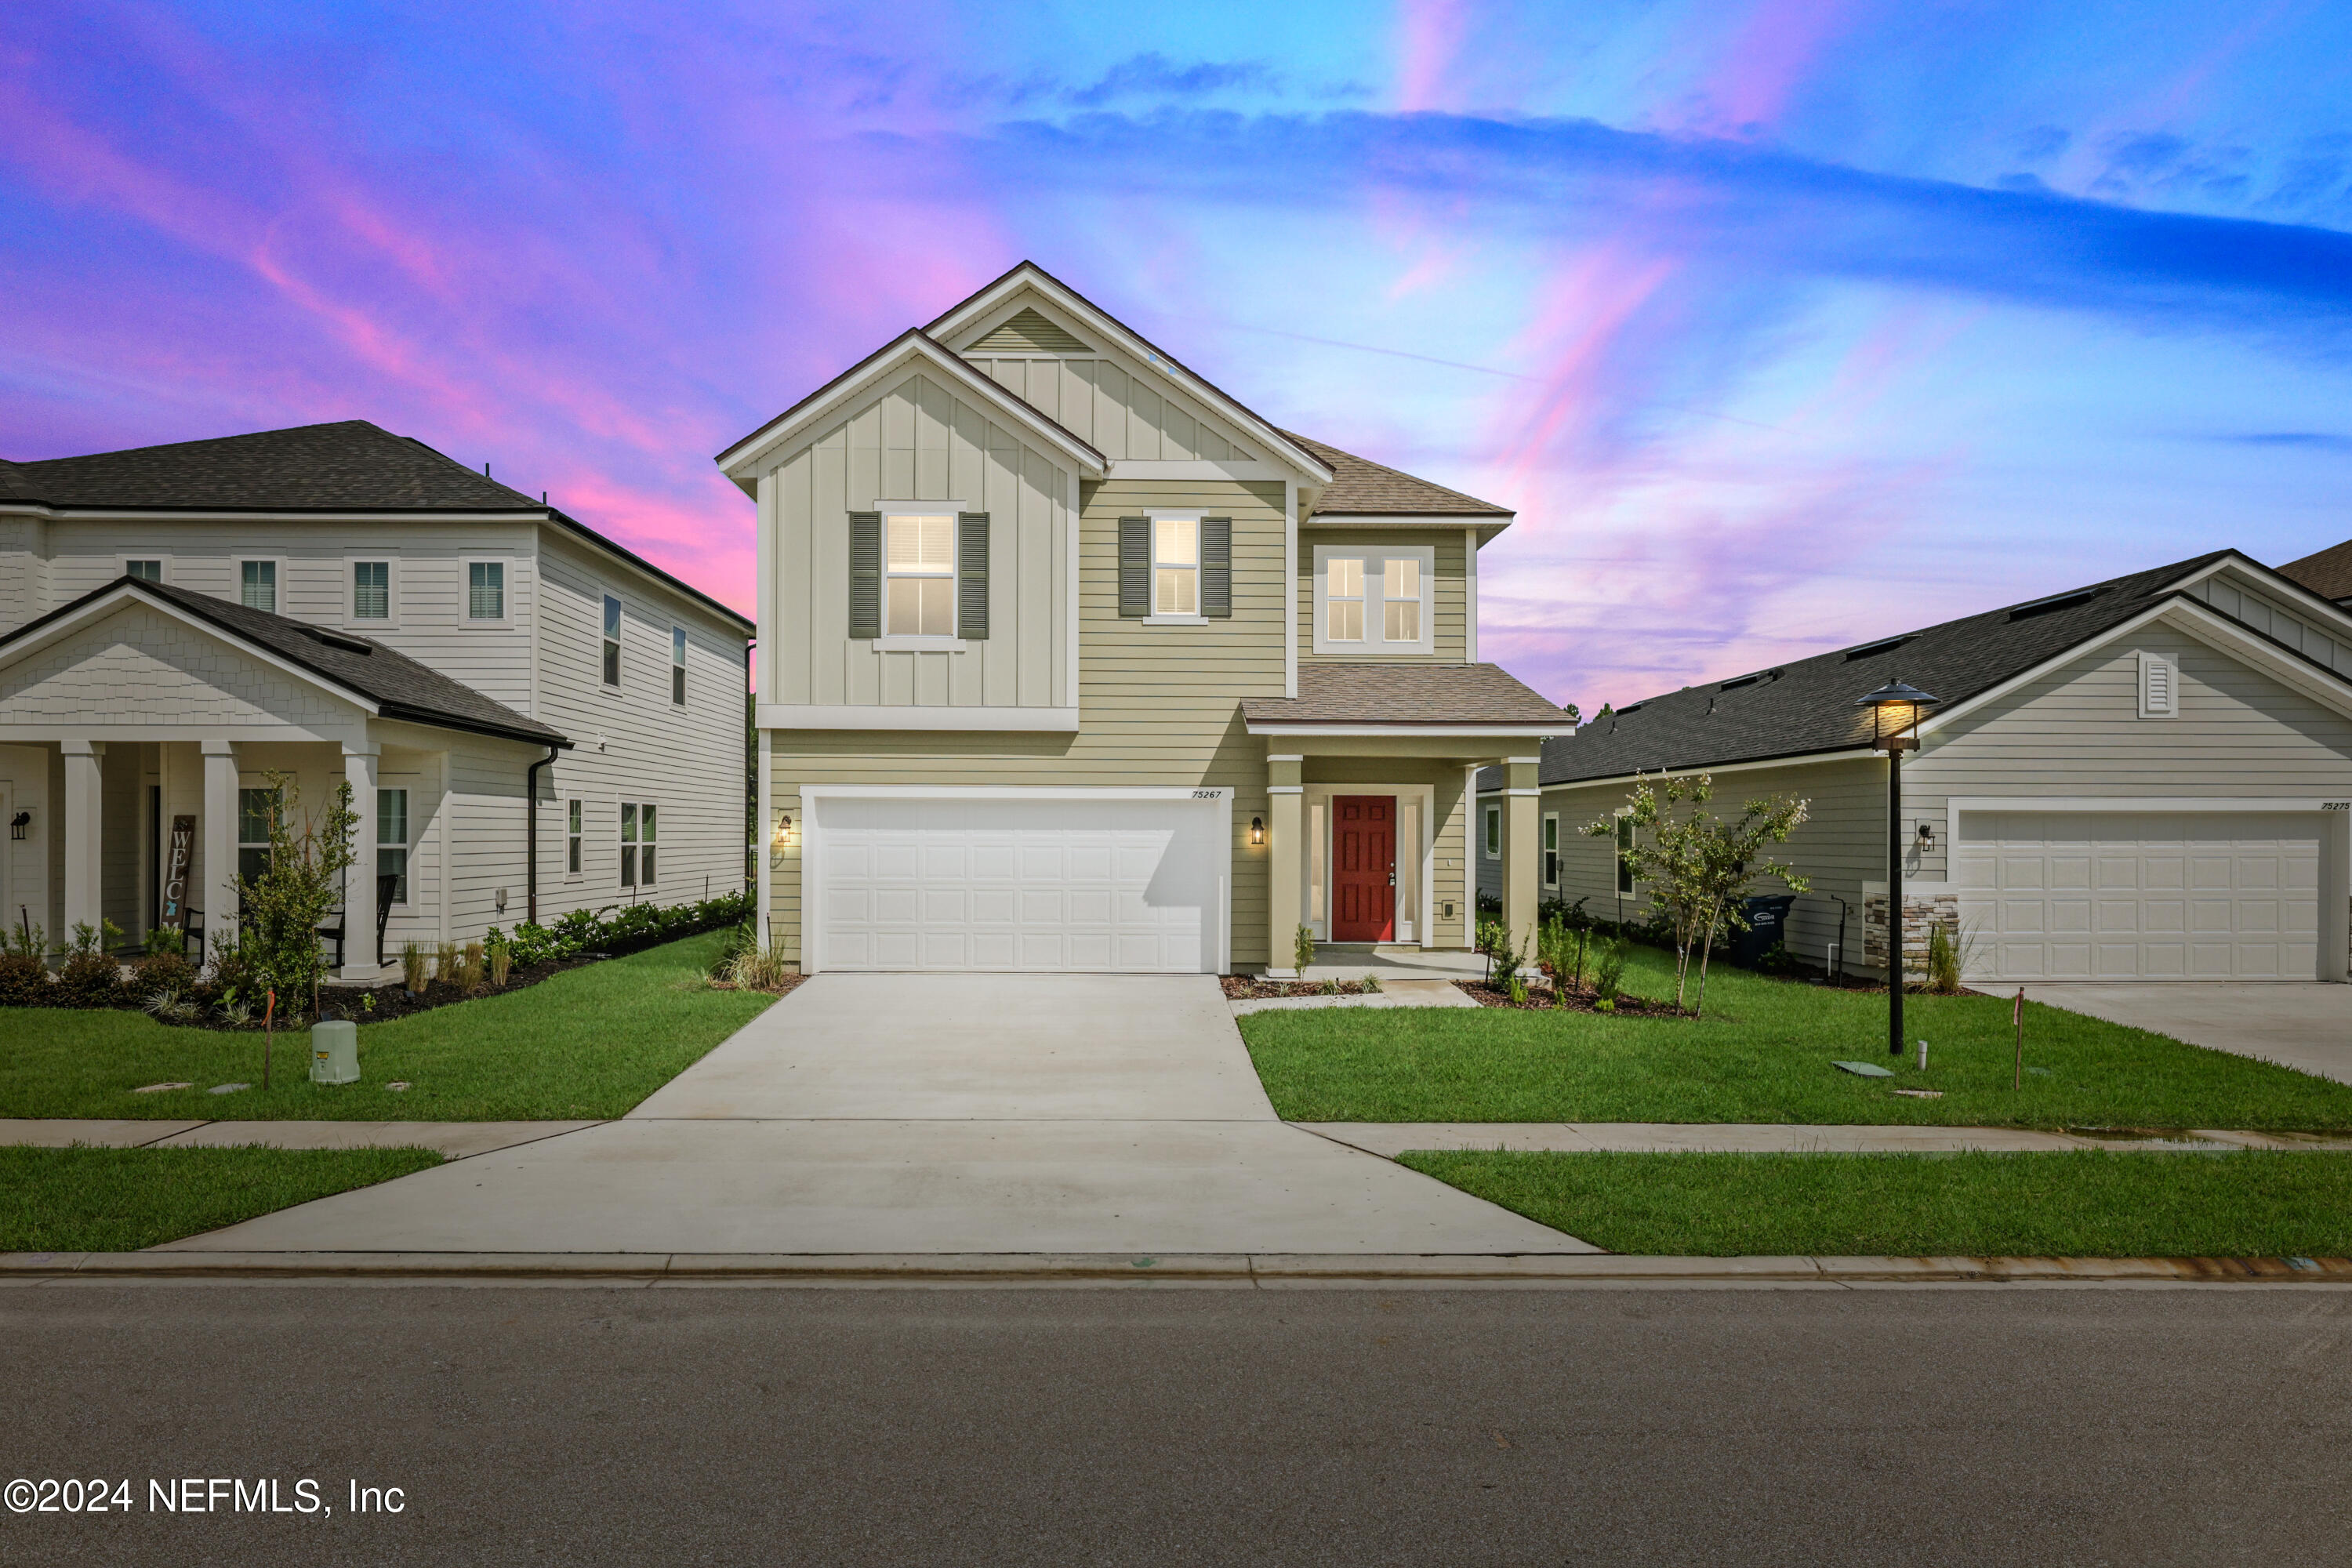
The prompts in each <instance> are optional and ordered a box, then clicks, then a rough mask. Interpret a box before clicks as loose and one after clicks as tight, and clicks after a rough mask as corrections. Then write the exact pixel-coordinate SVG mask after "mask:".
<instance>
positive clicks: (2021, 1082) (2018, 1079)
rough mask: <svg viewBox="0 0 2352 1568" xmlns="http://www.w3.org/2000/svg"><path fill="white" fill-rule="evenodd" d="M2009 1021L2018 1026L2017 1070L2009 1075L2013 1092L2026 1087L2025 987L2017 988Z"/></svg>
mask: <svg viewBox="0 0 2352 1568" xmlns="http://www.w3.org/2000/svg"><path fill="white" fill-rule="evenodd" d="M2009 1021H2010V1022H2011V1023H2012V1024H2014V1025H2016V1026H2017V1070H2016V1071H2015V1072H2013V1073H2011V1074H2010V1075H2009V1087H2010V1089H2011V1092H2012V1093H2014V1092H2015V1091H2016V1090H2018V1089H2023V1088H2024V1087H2025V987H2024V986H2022V985H2021V986H2019V987H2018V988H2017V1001H2016V1004H2015V1005H2013V1006H2011V1009H2010V1014H2009Z"/></svg>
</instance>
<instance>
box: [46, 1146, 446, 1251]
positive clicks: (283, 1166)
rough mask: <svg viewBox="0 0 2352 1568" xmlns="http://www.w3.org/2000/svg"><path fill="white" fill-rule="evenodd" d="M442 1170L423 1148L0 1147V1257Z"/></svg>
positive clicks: (265, 1209)
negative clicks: (8, 1253)
mask: <svg viewBox="0 0 2352 1568" xmlns="http://www.w3.org/2000/svg"><path fill="white" fill-rule="evenodd" d="M439 1163H441V1156H440V1155H438V1154H436V1153H435V1152H433V1151H432V1150H430V1149H259V1148H242V1149H84V1148H74V1149H30V1148H22V1147H15V1146H0V1252H135V1251H137V1250H138V1249H139V1248H140V1247H153V1246H156V1245H157V1244H158V1243H161V1242H166V1241H173V1240H176V1239H177V1238H179V1237H184V1236H194V1235H195V1234H196V1233H198V1232H199V1231H206V1230H217V1229H219V1228H220V1227H221V1226H225V1225H235V1224H236V1222H237V1221H239V1220H243V1219H251V1218H252V1217H253V1216H254V1215H264V1214H268V1213H270V1212H271V1211H272V1210H275V1209H282V1208H290V1207H291V1206H293V1205H296V1204H306V1203H309V1202H310V1200H311V1199H312V1198H323V1197H329V1196H331V1195H333V1194H336V1193H346V1192H349V1191H351V1190H352V1188H353V1187H366V1186H373V1185H374V1184H376V1183H378V1182H388V1181H390V1180H391V1179H392V1178H393V1177H394V1176H405V1175H408V1174H409V1173H412V1172H415V1171H422V1170H425V1169H427V1168H429V1167H431V1166H434V1165H437V1164H439Z"/></svg>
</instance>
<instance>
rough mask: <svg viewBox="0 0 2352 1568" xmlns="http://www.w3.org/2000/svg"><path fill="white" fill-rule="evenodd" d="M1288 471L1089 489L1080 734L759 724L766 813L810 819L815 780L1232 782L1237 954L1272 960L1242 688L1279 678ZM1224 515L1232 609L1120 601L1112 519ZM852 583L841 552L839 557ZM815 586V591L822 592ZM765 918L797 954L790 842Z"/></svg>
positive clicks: (1274, 692) (1278, 682) (1244, 960)
mask: <svg viewBox="0 0 2352 1568" xmlns="http://www.w3.org/2000/svg"><path fill="white" fill-rule="evenodd" d="M1283 501H1284V498H1283V487H1282V486H1281V485H1280V484H1279V483H1273V482H1253V483H1236V482H1233V481H1225V480H1181V481H1180V480H1133V479H1114V480H1108V481H1105V482H1101V483H1096V484H1089V485H1087V486H1086V487H1085V493H1084V497H1083V507H1082V512H1081V519H1080V544H1079V549H1080V559H1079V595H1078V620H1079V630H1078V679H1079V706H1080V723H1079V728H1078V730H1077V731H1076V733H1020V734H1012V733H961V732H952V731H947V732H943V731H874V730H864V731H785V730H762V731H761V742H762V744H763V745H765V746H766V747H767V749H768V755H767V759H766V761H767V765H768V769H769V775H768V776H769V778H770V781H771V782H770V786H769V787H770V798H769V803H768V809H769V813H770V819H771V820H773V817H774V815H775V814H776V813H778V812H789V813H791V814H792V815H793V820H794V821H795V822H800V821H803V820H804V817H803V811H804V806H805V802H804V800H803V796H802V795H801V791H802V790H803V788H804V787H805V786H808V785H811V784H818V785H823V784H915V785H920V784H936V785H943V786H971V785H999V786H1029V787H1035V786H1060V787H1071V786H1078V787H1085V786H1124V787H1138V786H1158V787H1187V788H1195V789H1203V788H1223V789H1230V790H1232V791H1233V792H1234V797H1233V833H1234V843H1233V874H1232V889H1233V892H1232V909H1231V921H1232V927H1231V929H1232V933H1233V961H1234V963H1235V964H1236V965H1249V966H1257V965H1262V964H1264V963H1265V962H1266V953H1265V929H1266V925H1265V922H1266V901H1265V900H1266V881H1267V875H1266V858H1265V854H1266V852H1265V849H1263V848H1253V847H1251V846H1250V844H1249V842H1248V834H1249V823H1250V819H1251V818H1252V817H1254V816H1256V817H1263V816H1265V814H1266V809H1267V805H1266V802H1267V796H1266V791H1265V742H1262V741H1260V740H1258V739H1256V738H1255V737H1253V736H1251V735H1250V734H1249V733H1248V732H1247V731H1246V729H1245V728H1244V724H1243V722H1242V718H1241V703H1242V700H1244V698H1251V697H1270V696H1279V695H1281V693H1282V689H1283V617H1284V616H1285V615H1286V613H1287V603H1286V593H1285V589H1286V584H1285V582H1284V577H1283V535H1284V527H1285V522H1284V510H1283ZM1180 509H1181V510H1199V511H1201V512H1202V513H1203V514H1206V515H1210V516H1221V517H1231V518H1232V519H1233V520H1234V534H1233V584H1234V614H1233V617H1232V618H1231V619H1230V620H1223V619H1218V620H1210V621H1208V622H1206V623H1205V624H1203V625H1199V626H1147V625H1146V624H1144V623H1143V622H1142V621H1139V620H1134V619H1129V618H1124V617H1122V616H1120V615H1119V613H1118V520H1119V519H1120V518H1121V517H1131V516H1135V515H1138V514H1139V513H1142V512H1146V511H1150V510H1180ZM839 570H840V572H841V574H843V578H844V580H845V575H846V573H847V570H848V568H847V564H846V562H845V561H844V563H842V565H841V566H840V569H839ZM824 591H825V586H824V585H823V584H820V585H819V587H818V589H817V592H819V593H820V594H823V593H824ZM765 863H766V864H767V865H768V866H769V868H770V869H769V876H770V879H771V880H770V899H771V906H770V907H771V915H770V919H771V931H772V937H773V939H774V940H775V941H777V942H780V943H781V944H782V946H783V949H784V951H785V952H786V954H787V956H788V957H790V958H791V959H793V961H795V962H797V960H798V958H799V956H800V937H801V915H802V899H801V886H800V867H801V860H800V855H799V853H798V849H797V847H794V848H793V849H791V850H787V851H785V852H783V853H782V854H781V855H778V854H775V853H773V852H771V853H769V854H768V855H767V856H766V857H765Z"/></svg>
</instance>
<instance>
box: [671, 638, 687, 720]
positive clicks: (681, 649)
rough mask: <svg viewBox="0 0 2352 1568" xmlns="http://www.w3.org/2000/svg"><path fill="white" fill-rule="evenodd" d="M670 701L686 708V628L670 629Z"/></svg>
mask: <svg viewBox="0 0 2352 1568" xmlns="http://www.w3.org/2000/svg"><path fill="white" fill-rule="evenodd" d="M669 700H671V701H672V702H674V703H676V704H677V706H678V707H680V708H683V707H685V706H686V628H685V627H684V626H672V627H670V629H669Z"/></svg>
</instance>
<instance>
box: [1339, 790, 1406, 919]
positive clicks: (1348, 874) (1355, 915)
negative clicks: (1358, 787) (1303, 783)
mask: <svg viewBox="0 0 2352 1568" xmlns="http://www.w3.org/2000/svg"><path fill="white" fill-rule="evenodd" d="M1331 940H1332V941H1333V942H1393V941H1395V940H1396V797H1395V796H1394V795H1334V796H1332V797H1331Z"/></svg>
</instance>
